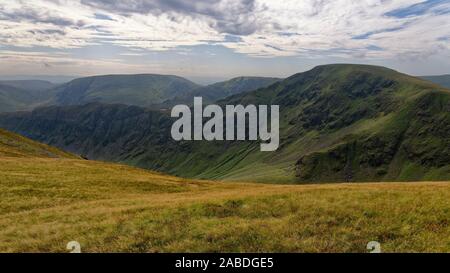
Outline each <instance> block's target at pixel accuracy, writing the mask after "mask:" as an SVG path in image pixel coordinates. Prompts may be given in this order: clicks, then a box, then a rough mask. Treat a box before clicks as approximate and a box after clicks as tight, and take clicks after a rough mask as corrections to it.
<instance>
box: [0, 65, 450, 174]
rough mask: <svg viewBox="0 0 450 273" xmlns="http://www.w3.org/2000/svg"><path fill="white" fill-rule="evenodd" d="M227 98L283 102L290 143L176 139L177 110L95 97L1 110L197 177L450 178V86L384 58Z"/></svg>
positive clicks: (14, 121)
mask: <svg viewBox="0 0 450 273" xmlns="http://www.w3.org/2000/svg"><path fill="white" fill-rule="evenodd" d="M218 103H219V104H222V105H224V104H244V105H246V104H255V105H261V104H268V105H270V104H275V105H280V111H281V112H280V136H281V140H280V148H279V149H278V150H277V151H276V152H270V153H263V152H259V142H246V141H239V142H229V141H225V142H205V141H195V142H174V141H173V140H172V139H171V136H170V127H171V125H172V122H173V120H172V119H170V117H168V115H167V113H164V112H152V111H149V110H147V109H143V108H139V107H128V106H120V105H114V106H108V105H101V104H91V105H85V106H82V107H50V108H45V109H39V110H36V111H34V112H32V113H19V114H3V115H0V126H2V127H4V128H7V129H10V130H13V131H16V132H19V133H21V134H24V135H26V136H29V137H31V138H33V139H36V140H39V141H43V142H45V143H49V144H51V145H55V146H57V147H60V148H64V149H67V150H69V151H71V152H75V153H78V154H83V155H86V156H88V157H89V158H92V159H101V160H112V161H117V162H123V163H127V164H131V165H135V166H140V167H145V168H149V169H155V170H160V171H163V172H168V173H171V174H176V175H178V176H183V177H191V178H206V179H226V180H252V181H261V182H283V183H310V182H314V183H318V182H326V181H328V182H346V181H348V182H351V181H354V182H357V181H367V182H370V181H418V180H424V181H427V180H448V179H450V151H449V149H450V138H448V135H450V111H449V109H450V91H449V90H447V89H444V88H441V87H439V86H437V85H435V84H432V83H430V82H427V81H423V80H421V79H418V78H415V77H411V76H408V75H405V74H401V73H398V72H396V71H394V70H390V69H387V68H383V67H375V66H365V65H327V66H319V67H316V68H314V69H313V70H310V71H307V72H305V73H299V74H296V75H293V76H291V77H289V78H287V79H285V80H283V81H280V82H278V83H275V84H273V85H271V86H269V87H267V88H262V89H258V90H256V91H252V92H247V93H244V94H238V95H234V96H231V97H229V98H227V99H224V100H222V101H219V102H218Z"/></svg>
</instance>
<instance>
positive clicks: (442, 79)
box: [421, 75, 450, 88]
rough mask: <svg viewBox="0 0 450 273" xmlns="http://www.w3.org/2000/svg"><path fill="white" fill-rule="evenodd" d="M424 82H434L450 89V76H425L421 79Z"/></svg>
mask: <svg viewBox="0 0 450 273" xmlns="http://www.w3.org/2000/svg"><path fill="white" fill-rule="evenodd" d="M421 78H422V79H424V80H427V81H430V82H434V83H436V84H439V85H441V86H444V87H446V88H450V75H441V76H423V77H421Z"/></svg>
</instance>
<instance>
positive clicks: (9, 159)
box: [0, 132, 450, 252]
mask: <svg viewBox="0 0 450 273" xmlns="http://www.w3.org/2000/svg"><path fill="white" fill-rule="evenodd" d="M1 135H2V138H13V139H15V143H16V144H17V146H18V147H20V148H17V153H16V154H14V155H12V154H4V153H1V154H0V252H68V250H66V244H67V243H68V242H69V241H73V240H76V241H78V242H80V243H81V250H82V251H83V252H368V250H367V249H366V245H367V243H368V242H369V241H373V240H375V241H378V242H380V243H381V248H382V251H383V252H400V251H401V252H435V251H436V252H438V251H439V252H449V251H450V237H449V236H448V234H449V233H450V229H449V227H450V225H449V223H448V219H450V203H449V202H448V200H449V198H450V183H430V182H427V183H408V184H406V183H379V184H367V183H366V184H335V185H307V186H306V185H303V186H279V185H265V184H245V183H222V182H208V181H195V180H186V179H181V178H176V177H172V176H167V175H163V174H160V173H155V172H150V171H145V170H141V169H136V168H133V167H129V166H124V165H119V164H112V163H105V162H96V161H87V160H80V159H71V158H67V157H64V156H62V157H59V158H49V157H45V156H44V157H43V156H41V154H40V153H35V152H33V153H30V152H29V151H28V150H29V148H28V146H29V145H35V142H33V141H30V140H27V139H24V138H18V137H17V136H16V135H14V134H9V133H7V132H2V134H1ZM43 147H47V146H43ZM0 149H1V150H6V149H10V145H9V144H5V143H4V141H2V142H0ZM30 154H31V155H36V157H33V156H30ZM24 155H25V156H24Z"/></svg>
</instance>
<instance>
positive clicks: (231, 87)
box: [161, 77, 281, 107]
mask: <svg viewBox="0 0 450 273" xmlns="http://www.w3.org/2000/svg"><path fill="white" fill-rule="evenodd" d="M280 80H281V79H279V78H265V77H237V78H233V79H230V80H228V81H223V82H218V83H214V84H211V85H208V86H202V87H199V88H197V89H195V90H193V91H192V92H189V93H188V94H184V95H183V96H177V97H176V98H174V99H172V100H168V101H166V102H164V104H163V106H164V107H172V106H173V105H176V104H187V105H192V102H193V100H194V97H202V98H203V102H204V103H213V102H216V101H218V100H220V99H223V98H226V97H229V96H232V95H236V94H241V93H246V92H250V91H254V90H256V89H259V88H264V87H268V86H269V85H272V84H274V83H276V82H277V81H280ZM163 106H161V107H163Z"/></svg>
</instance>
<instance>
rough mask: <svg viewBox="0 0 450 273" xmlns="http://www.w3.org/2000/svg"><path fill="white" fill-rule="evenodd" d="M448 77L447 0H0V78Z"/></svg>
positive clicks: (449, 1)
mask: <svg viewBox="0 0 450 273" xmlns="http://www.w3.org/2000/svg"><path fill="white" fill-rule="evenodd" d="M328 63H365V64H374V65H382V66H387V67H390V68H393V69H396V70H399V71H401V72H405V73H408V74H412V75H437V74H450V0H428V1H419V0H358V1H357V0H333V1H328V0H283V1H279V0H196V1H193V0H190V1H188V0H33V1H30V0H24V1H22V0H0V75H2V76H5V75H73V76H88V75H100V74H121V73H122V74H133V73H157V74H175V75H179V76H184V77H187V78H190V79H194V80H198V81H207V80H208V79H211V80H212V79H226V78H231V77H234V76H272V77H287V76H289V75H292V74H294V73H298V72H302V71H305V70H308V69H311V68H313V67H314V66H316V65H321V64H328Z"/></svg>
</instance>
